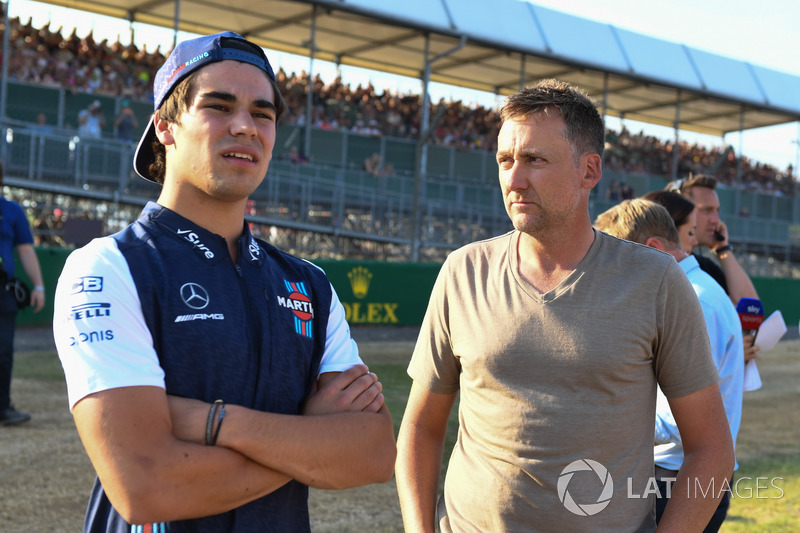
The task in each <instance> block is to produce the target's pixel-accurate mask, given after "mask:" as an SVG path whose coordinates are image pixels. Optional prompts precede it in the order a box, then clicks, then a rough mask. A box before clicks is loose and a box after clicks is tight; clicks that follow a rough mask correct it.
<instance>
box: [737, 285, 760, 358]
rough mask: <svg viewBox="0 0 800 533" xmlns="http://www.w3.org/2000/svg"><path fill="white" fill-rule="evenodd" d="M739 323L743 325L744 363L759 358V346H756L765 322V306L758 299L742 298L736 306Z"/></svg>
mask: <svg viewBox="0 0 800 533" xmlns="http://www.w3.org/2000/svg"><path fill="white" fill-rule="evenodd" d="M736 312H737V313H739V321H740V322H741V324H742V333H743V334H744V335H743V338H744V362H745V363H747V362H748V361H750V360H752V359H755V358H756V357H757V355H758V354H757V352H758V346H755V340H756V333H758V328H760V327H761V323H762V322H764V306H763V305H762V304H761V300H758V299H757V298H742V299H741V300H739V303H738V304H736Z"/></svg>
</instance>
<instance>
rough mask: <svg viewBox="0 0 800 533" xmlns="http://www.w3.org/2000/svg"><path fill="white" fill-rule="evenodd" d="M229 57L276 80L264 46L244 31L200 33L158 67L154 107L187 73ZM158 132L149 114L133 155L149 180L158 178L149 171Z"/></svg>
mask: <svg viewBox="0 0 800 533" xmlns="http://www.w3.org/2000/svg"><path fill="white" fill-rule="evenodd" d="M228 59H230V60H233V61H241V62H243V63H250V64H251V65H254V66H256V67H258V68H260V69H261V70H263V71H264V72H266V73H267V76H269V78H270V79H271V80H272V81H273V83H274V82H275V72H274V71H273V70H272V66H270V64H269V60H268V59H267V56H266V54H265V53H264V50H262V49H261V47H260V46H258V45H256V44H253V43H251V42H250V41H248V40H247V39H245V38H244V37H242V36H241V35H239V34H236V33H234V32H232V31H224V32H222V33H217V34H215V35H206V36H203V37H197V38H195V39H189V40H187V41H183V42H181V43H178V45H177V46H176V47H175V49H174V50H173V51H172V53H170V55H169V57H168V58H167V60H166V61H165V62H164V64H163V65H162V66H161V68H160V69H158V72H157V73H156V78H155V80H154V82H153V95H154V103H155V107H154V109H155V111H158V109H159V108H160V107H161V105H162V104H163V103H164V101H165V100H166V99H167V98H168V97H169V95H170V94H171V93H172V90H173V89H174V88H175V87H176V86H177V85H178V84H179V83H180V82H181V80H183V79H184V78H185V77H186V76H188V75H189V74H191V73H192V72H194V71H196V70H197V69H200V68H202V67H205V66H206V65H210V64H212V63H216V62H218V61H225V60H228ZM155 135H156V130H155V126H154V125H153V117H150V122H149V123H148V124H147V128H145V130H144V134H142V138H141V139H140V140H139V146H138V147H137V148H136V155H135V156H134V158H133V169H134V170H135V171H136V173H137V174H139V175H140V176H141V177H143V178H144V179H146V180H150V181H156V180H155V179H154V178H153V177H151V176H150V172H149V171H148V167H149V166H150V164H151V163H152V162H153V161H154V160H155V154H154V153H153V148H152V146H151V143H152V140H153V138H154V137H155Z"/></svg>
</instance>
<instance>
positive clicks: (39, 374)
mask: <svg viewBox="0 0 800 533" xmlns="http://www.w3.org/2000/svg"><path fill="white" fill-rule="evenodd" d="M14 377H15V378H20V379H38V380H41V381H64V370H63V369H62V368H61V361H60V360H59V359H58V355H57V354H56V352H17V353H16V354H14Z"/></svg>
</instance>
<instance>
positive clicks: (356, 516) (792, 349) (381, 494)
mask: <svg viewBox="0 0 800 533" xmlns="http://www.w3.org/2000/svg"><path fill="white" fill-rule="evenodd" d="M357 335H358V334H356V333H355V332H354V336H357ZM374 335H378V334H377V333H374ZM409 335H410V336H413V335H412V334H411V333H409ZM387 342H388V343H395V344H386V343H387ZM359 345H360V347H361V350H362V353H363V355H364V357H365V359H368V360H378V359H380V358H381V357H382V356H383V357H390V358H393V359H398V361H397V362H401V361H399V360H400V359H404V358H407V355H406V354H408V355H410V353H411V349H412V348H413V340H408V339H403V340H399V341H391V340H387V339H380V338H378V339H375V338H370V339H366V338H363V339H362V340H361V341H360V344H359ZM17 357H19V358H23V357H26V353H25V352H22V353H19V354H18V355H17ZM405 360H407V359H405ZM758 366H759V370H760V372H761V378H762V381H763V382H764V387H763V388H762V389H761V390H759V391H754V392H749V393H747V394H745V399H744V414H743V421H742V429H741V432H740V434H739V442H738V447H737V455H738V456H739V458H740V459H747V458H756V457H763V456H764V455H767V454H770V455H771V454H776V455H780V454H794V455H797V454H798V453H800V409H798V408H797V406H798V405H800V341H798V340H792V341H784V342H781V343H780V344H779V345H778V346H777V347H776V348H775V349H774V350H772V351H771V352H770V353H768V354H764V355H763V356H762V357H761V358H760V359H759V363H758ZM12 395H13V397H14V400H15V402H16V403H17V405H18V406H19V407H20V408H21V409H24V410H26V411H28V412H30V413H31V414H33V420H31V422H29V423H27V424H23V425H20V426H15V427H0V502H2V505H0V524H2V527H1V528H0V529H2V531H3V532H4V533H29V532H36V533H38V532H46V531H58V532H62V531H67V532H71V531H80V530H81V527H82V522H83V513H84V509H85V508H86V502H87V500H88V494H89V491H90V489H91V484H92V480H93V479H94V473H93V470H92V466H91V464H90V463H89V460H88V458H87V457H86V454H85V452H84V451H83V447H82V445H81V443H80V440H79V439H78V435H77V432H76V431H75V427H74V425H73V422H72V418H71V416H70V415H69V412H68V410H67V399H66V387H65V386H64V384H63V383H62V382H58V381H56V382H54V381H39V380H31V379H15V380H14V383H13V387H12ZM310 509H311V516H312V517H313V519H312V528H313V530H314V531H315V532H320V533H328V532H337V533H346V532H361V531H370V532H385V533H388V532H399V531H402V522H401V518H400V507H399V504H398V500H397V491H396V488H395V484H394V481H390V482H388V483H384V484H380V485H370V486H367V487H361V488H357V489H351V490H347V491H323V490H312V493H311V498H310Z"/></svg>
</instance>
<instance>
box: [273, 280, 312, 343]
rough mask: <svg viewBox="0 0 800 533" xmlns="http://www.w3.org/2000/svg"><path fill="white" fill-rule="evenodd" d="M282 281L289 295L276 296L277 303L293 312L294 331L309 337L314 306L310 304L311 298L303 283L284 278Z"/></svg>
mask: <svg viewBox="0 0 800 533" xmlns="http://www.w3.org/2000/svg"><path fill="white" fill-rule="evenodd" d="M283 283H284V284H285V285H286V290H287V291H288V292H289V296H278V305H280V306H281V307H284V308H286V309H289V310H290V311H291V312H292V313H293V314H294V330H295V333H298V334H300V335H304V336H306V337H311V336H312V328H311V326H312V320H313V319H314V307H313V306H312V305H311V298H310V297H309V295H308V290H307V289H306V285H305V283H303V282H293V281H286V280H284V281H283Z"/></svg>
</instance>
